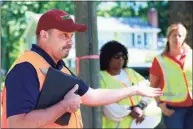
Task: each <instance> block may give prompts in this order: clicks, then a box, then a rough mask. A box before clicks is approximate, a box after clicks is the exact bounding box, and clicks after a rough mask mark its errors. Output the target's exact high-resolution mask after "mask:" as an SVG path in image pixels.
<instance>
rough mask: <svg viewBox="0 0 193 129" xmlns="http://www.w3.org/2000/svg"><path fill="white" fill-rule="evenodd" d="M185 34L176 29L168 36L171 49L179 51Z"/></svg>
mask: <svg viewBox="0 0 193 129" xmlns="http://www.w3.org/2000/svg"><path fill="white" fill-rule="evenodd" d="M185 36H186V35H185V33H184V31H183V30H182V29H181V28H178V29H176V30H174V31H172V33H171V34H170V36H169V44H170V48H171V49H181V47H182V45H183V43H184V40H185Z"/></svg>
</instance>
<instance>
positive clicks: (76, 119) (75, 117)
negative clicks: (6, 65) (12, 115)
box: [1, 51, 83, 128]
mask: <svg viewBox="0 0 193 129" xmlns="http://www.w3.org/2000/svg"><path fill="white" fill-rule="evenodd" d="M22 62H29V63H31V64H32V65H33V66H34V68H35V69H36V72H37V75H38V79H39V82H40V89H39V90H40V91H41V89H42V87H43V82H44V80H45V76H44V75H43V73H42V72H41V71H40V68H49V67H50V65H49V64H48V63H47V62H46V60H44V58H43V57H41V56H40V55H39V54H37V53H35V52H33V51H26V52H25V53H24V54H23V55H22V56H21V57H20V58H19V59H17V60H16V61H15V62H14V64H13V65H12V67H11V68H10V70H11V69H12V68H13V67H14V66H15V65H16V64H19V63H22ZM10 70H9V71H10ZM61 71H63V72H64V73H66V74H71V73H70V72H69V71H68V70H67V69H66V68H65V67H63V68H62V70H61ZM53 90H54V89H53ZM37 119H38V118H37ZM1 125H2V128H7V116H6V88H4V89H3V91H2V119H1ZM43 128H83V124H82V117H81V113H80V109H79V110H78V111H77V112H75V113H72V114H71V118H70V121H69V124H68V125H67V126H61V125H58V124H56V123H49V124H47V125H46V126H45V127H43Z"/></svg>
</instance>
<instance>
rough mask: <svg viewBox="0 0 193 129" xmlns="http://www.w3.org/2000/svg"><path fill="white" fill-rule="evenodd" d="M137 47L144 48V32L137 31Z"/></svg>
mask: <svg viewBox="0 0 193 129" xmlns="http://www.w3.org/2000/svg"><path fill="white" fill-rule="evenodd" d="M134 36H135V38H134V40H135V41H134V42H135V47H136V48H144V33H135V35H134Z"/></svg>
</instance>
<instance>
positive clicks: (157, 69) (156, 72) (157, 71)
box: [150, 58, 161, 77]
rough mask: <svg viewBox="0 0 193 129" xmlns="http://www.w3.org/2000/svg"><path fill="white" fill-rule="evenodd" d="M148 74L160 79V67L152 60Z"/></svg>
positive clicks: (156, 61)
mask: <svg viewBox="0 0 193 129" xmlns="http://www.w3.org/2000/svg"><path fill="white" fill-rule="evenodd" d="M150 73H151V74H152V75H154V76H157V77H160V76H161V67H160V65H159V63H158V60H157V59H156V58H154V60H153V63H152V66H151V68H150Z"/></svg>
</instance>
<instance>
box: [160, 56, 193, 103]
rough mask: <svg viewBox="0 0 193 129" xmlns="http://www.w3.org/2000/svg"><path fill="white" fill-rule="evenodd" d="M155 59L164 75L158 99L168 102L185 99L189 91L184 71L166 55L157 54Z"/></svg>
mask: <svg viewBox="0 0 193 129" xmlns="http://www.w3.org/2000/svg"><path fill="white" fill-rule="evenodd" d="M157 60H158V62H159V64H160V66H161V69H162V73H163V77H164V86H163V92H164V94H163V96H160V100H162V101H168V102H183V101H185V100H186V99H187V97H188V94H189V93H188V88H187V87H188V85H187V83H186V76H185V75H186V74H185V73H184V71H183V70H182V69H181V68H180V66H178V65H177V64H176V63H174V62H173V61H172V60H171V59H169V58H168V57H165V56H164V57H163V56H161V55H160V56H157ZM191 67H192V66H191Z"/></svg>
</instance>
